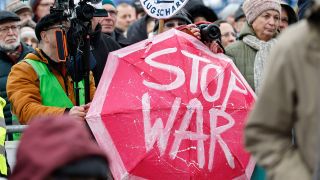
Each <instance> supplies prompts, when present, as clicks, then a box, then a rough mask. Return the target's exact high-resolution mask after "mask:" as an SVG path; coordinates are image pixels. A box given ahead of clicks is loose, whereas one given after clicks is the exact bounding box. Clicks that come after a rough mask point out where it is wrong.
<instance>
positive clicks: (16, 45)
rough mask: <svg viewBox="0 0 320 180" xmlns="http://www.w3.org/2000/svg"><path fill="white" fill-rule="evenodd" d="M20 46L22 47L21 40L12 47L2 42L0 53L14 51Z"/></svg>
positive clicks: (0, 43)
mask: <svg viewBox="0 0 320 180" xmlns="http://www.w3.org/2000/svg"><path fill="white" fill-rule="evenodd" d="M19 45H20V39H17V41H16V42H15V43H13V44H10V45H8V44H4V43H3V42H0V51H3V52H10V51H14V50H15V49H16V48H17V47H18V46H19Z"/></svg>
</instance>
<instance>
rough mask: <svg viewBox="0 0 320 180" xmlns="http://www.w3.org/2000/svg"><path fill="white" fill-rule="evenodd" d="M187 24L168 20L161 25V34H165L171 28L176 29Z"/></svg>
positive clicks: (178, 20)
mask: <svg viewBox="0 0 320 180" xmlns="http://www.w3.org/2000/svg"><path fill="white" fill-rule="evenodd" d="M186 24H187V23H186V22H184V21H182V20H180V19H170V20H167V21H166V22H165V23H164V25H163V32H166V31H168V30H170V29H172V28H176V27H178V26H182V25H186Z"/></svg>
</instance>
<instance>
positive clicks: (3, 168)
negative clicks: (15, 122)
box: [0, 97, 8, 176]
mask: <svg viewBox="0 0 320 180" xmlns="http://www.w3.org/2000/svg"><path fill="white" fill-rule="evenodd" d="M5 105H6V101H5V100H4V99H2V98H1V97H0V173H1V174H2V175H5V176H6V175H7V174H8V168H7V161H6V156H5V147H4V142H5V140H6V132H7V131H6V124H5V121H4V116H3V108H4V106H5Z"/></svg>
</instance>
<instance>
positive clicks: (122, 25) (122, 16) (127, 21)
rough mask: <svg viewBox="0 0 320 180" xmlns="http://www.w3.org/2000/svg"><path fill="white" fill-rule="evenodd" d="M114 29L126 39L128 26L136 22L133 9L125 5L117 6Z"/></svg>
mask: <svg viewBox="0 0 320 180" xmlns="http://www.w3.org/2000/svg"><path fill="white" fill-rule="evenodd" d="M116 9H117V12H118V13H117V21H116V28H117V29H118V30H119V31H120V32H122V34H123V35H124V36H125V37H126V35H127V30H128V28H129V26H130V25H131V24H132V23H133V22H134V21H135V20H136V19H135V18H136V15H135V13H133V12H135V9H134V8H133V7H132V6H131V5H130V4H127V3H121V4H119V5H118V6H117V8H116Z"/></svg>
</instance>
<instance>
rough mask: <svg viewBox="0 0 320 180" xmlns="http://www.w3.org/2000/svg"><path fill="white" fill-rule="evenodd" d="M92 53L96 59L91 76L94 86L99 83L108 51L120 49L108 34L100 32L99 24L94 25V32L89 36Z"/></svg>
mask: <svg viewBox="0 0 320 180" xmlns="http://www.w3.org/2000/svg"><path fill="white" fill-rule="evenodd" d="M91 47H92V48H93V50H92V53H93V55H94V57H95V59H96V66H95V67H94V68H93V70H92V72H93V76H94V81H95V84H96V87H97V86H98V84H99V81H100V78H101V76H102V73H103V70H104V66H105V65H106V62H107V58H108V55H109V52H112V51H115V50H118V49H120V48H121V47H120V45H119V44H118V43H117V42H116V41H114V40H113V39H112V38H111V37H110V36H108V35H106V34H104V33H102V32H101V26H100V25H98V26H97V27H96V30H95V32H94V33H93V34H92V36H91Z"/></svg>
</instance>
